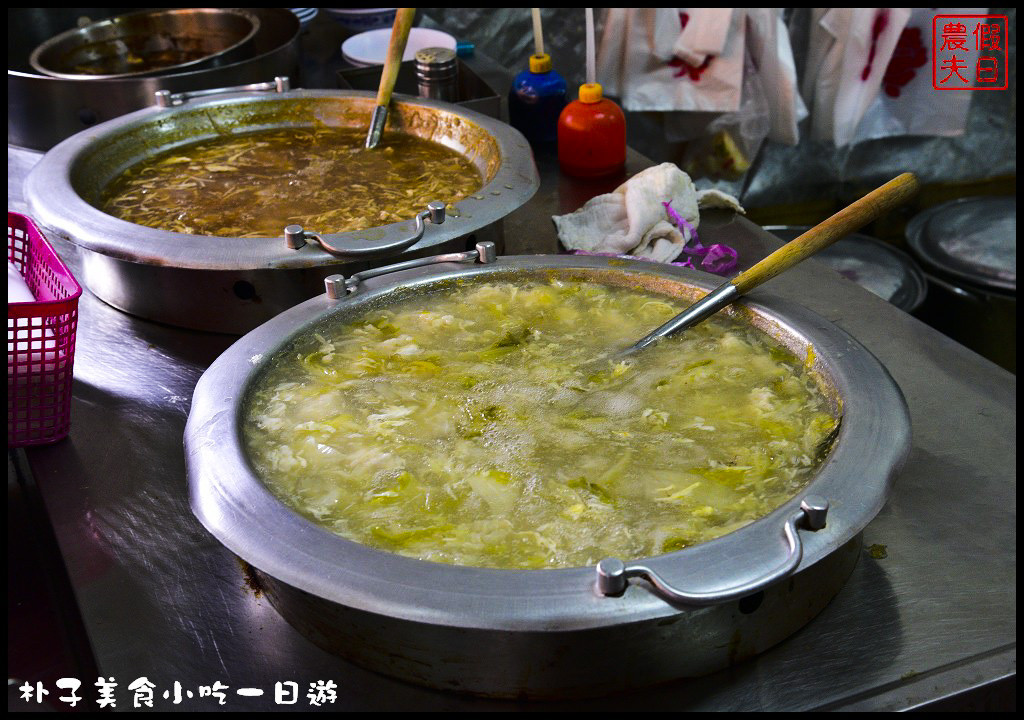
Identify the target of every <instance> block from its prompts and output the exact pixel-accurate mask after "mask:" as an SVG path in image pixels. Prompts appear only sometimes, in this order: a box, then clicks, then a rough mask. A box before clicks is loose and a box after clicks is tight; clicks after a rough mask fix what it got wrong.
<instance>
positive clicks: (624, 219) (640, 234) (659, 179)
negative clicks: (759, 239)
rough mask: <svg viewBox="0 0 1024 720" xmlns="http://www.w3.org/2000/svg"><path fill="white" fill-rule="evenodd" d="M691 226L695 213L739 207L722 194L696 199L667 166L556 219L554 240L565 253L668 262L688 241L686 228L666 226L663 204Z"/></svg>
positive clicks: (684, 180)
mask: <svg viewBox="0 0 1024 720" xmlns="http://www.w3.org/2000/svg"><path fill="white" fill-rule="evenodd" d="M665 202H671V204H672V209H673V210H675V211H676V212H677V213H678V214H679V216H680V217H682V218H683V219H684V220H686V222H688V223H689V224H690V225H691V226H693V228H694V230H696V229H697V226H698V225H699V224H700V213H699V212H698V207H699V206H700V205H701V204H704V205H705V206H707V207H723V206H726V207H732V208H734V209H738V210H739V211H740V212H743V208H742V207H740V205H739V202H738V201H737V200H736V199H735V198H733V197H730V196H728V195H725V194H724V193H721V192H718V191H717V190H714V191H703V192H700V193H698V192H697V189H696V188H695V187H694V185H693V181H692V180H690V176H689V175H687V174H686V173H684V172H683V171H682V170H680V169H679V168H678V167H676V166H675V165H674V164H672V163H662V164H661V165H657V166H655V167H651V168H647V169H646V170H644V171H642V172H639V173H637V174H636V175H634V176H633V177H631V178H630V179H629V180H627V181H626V182H624V183H622V185H619V187H617V188H615V190H613V191H612V192H610V193H608V194H606V195H598V196H597V197H595V198H591V199H590V200H588V201H587V202H586V204H585V205H584V206H583V207H581V208H580V209H579V210H577V211H576V212H572V213H569V214H568V215H555V216H553V217H552V218H551V219H552V220H554V222H555V229H556V230H557V231H558V239H559V240H560V241H561V243H562V245H564V246H565V247H566V248H567V249H569V250H582V251H583V252H591V253H613V254H615V255H635V256H637V257H644V258H649V259H651V260H655V261H657V262H666V263H667V262H672V261H673V260H675V259H676V258H677V257H679V255H680V254H681V253H682V252H683V247H684V246H685V245H686V243H687V242H689V241H690V240H691V237H690V231H689V229H687V228H686V227H683V228H677V227H676V226H675V225H673V224H672V223H671V222H669V216H668V213H667V212H666V209H665V206H664V205H663V203H665Z"/></svg>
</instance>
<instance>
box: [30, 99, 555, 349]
mask: <svg viewBox="0 0 1024 720" xmlns="http://www.w3.org/2000/svg"><path fill="white" fill-rule="evenodd" d="M165 101H168V102H175V100H174V99H173V98H171V99H167V98H165ZM373 106H374V95H373V94H372V93H366V92H358V91H330V90H295V91H289V92H284V93H279V94H272V95H263V96H254V95H253V94H251V93H250V94H234V95H228V96H225V97H221V98H213V99H200V100H189V101H187V102H185V103H184V104H182V105H178V106H175V107H170V108H161V107H153V108H150V109H146V110H140V111H138V112H135V113H132V114H130V115H126V116H124V117H121V118H117V119H115V120H111V121H109V122H107V123H104V124H103V125H100V126H98V127H96V128H94V129H91V130H86V131H83V132H81V133H79V134H77V135H75V136H74V137H72V138H69V139H68V140H65V141H64V142H62V143H61V144H60V145H58V146H57V147H55V148H54V149H53V150H51V151H50V152H48V153H47V154H46V155H45V156H44V157H43V159H42V160H41V161H40V162H39V164H38V165H37V166H36V167H35V168H34V169H33V170H32V172H31V173H30V174H29V177H28V179H27V181H26V190H25V194H26V198H27V200H28V203H29V206H30V207H31V208H32V212H33V216H34V217H35V218H36V219H37V221H39V222H40V223H41V224H43V225H44V226H46V227H48V228H50V229H51V230H52V231H54V232H56V233H57V234H59V235H62V236H64V237H66V238H68V239H69V240H70V241H71V242H73V243H74V244H76V245H78V246H79V248H81V251H82V271H83V275H84V281H85V284H86V285H87V286H88V287H89V289H90V290H92V292H93V293H95V294H96V295H97V296H99V297H100V298H101V299H102V300H104V301H106V302H107V303H109V304H111V305H113V306H115V307H117V308H120V309H122V310H125V311H126V312H129V313H131V314H133V315H138V316H141V317H144V318H148V319H152V320H158V321H160V322H165V323H169V324H172V325H179V326H184V327H190V328H197V329H201V330H214V331H219V332H233V333H242V332H245V331H247V330H250V329H251V328H253V327H255V326H256V325H258V324H260V323H261V322H263V321H265V320H267V319H269V318H271V317H273V316H274V315H276V314H277V313H279V312H281V311H282V310H284V309H285V308H288V307H291V306H292V305H295V304H296V303H298V302H301V301H302V300H305V299H307V298H309V297H311V296H312V295H315V294H316V293H317V292H320V291H321V289H322V287H323V279H324V277H326V276H327V275H329V274H332V273H337V272H346V273H352V272H355V271H357V270H360V269H364V268H366V267H369V265H370V262H371V261H368V260H366V259H364V258H365V257H366V255H365V254H364V253H366V251H368V250H375V251H379V252H388V253H389V254H391V255H395V254H397V253H398V252H400V251H401V249H402V248H403V247H407V249H406V250H404V252H402V254H403V256H404V257H418V256H421V255H423V254H428V253H433V252H437V251H438V250H451V249H457V250H463V249H465V247H466V244H467V242H468V243H473V242H477V241H480V240H484V239H490V240H498V241H500V239H501V237H500V226H498V227H494V224H495V223H496V222H497V221H498V220H500V219H501V218H503V217H504V216H505V215H507V214H508V213H509V212H511V211H512V210H515V209H516V208H518V207H519V206H521V205H522V204H523V203H524V202H526V201H527V200H528V199H529V198H530V197H531V196H532V195H533V193H534V192H536V190H537V187H538V185H539V179H538V177H537V170H536V168H535V166H534V164H533V156H532V154H531V152H530V148H529V144H528V143H527V142H526V140H525V139H524V138H523V136H522V135H520V134H519V133H518V132H517V131H516V130H513V129H512V128H511V127H509V126H508V125H505V124H504V123H501V122H498V121H497V120H494V119H493V118H489V117H486V116H484V115H480V114H478V113H474V112H472V111H469V110H465V109H463V108H460V107H457V106H454V105H449V104H447V103H440V102H435V101H428V100H420V99H418V98H408V97H402V98H397V97H396V99H395V100H393V102H392V108H391V112H390V115H389V127H391V128H394V129H399V130H401V131H402V132H406V133H410V134H413V135H416V136H419V137H421V138H425V139H428V140H434V141H437V142H440V143H442V144H444V145H446V146H448V147H450V148H452V149H454V150H456V151H458V152H460V153H461V154H463V155H464V156H465V157H467V158H468V159H469V160H470V161H472V162H473V163H474V164H475V165H476V167H477V169H478V170H479V171H480V173H481V175H482V176H483V178H484V186H483V187H482V188H481V189H480V190H479V191H478V192H477V193H475V194H474V195H471V196H469V197H467V198H465V199H463V200H462V201H460V202H459V203H458V204H457V205H456V206H455V212H453V213H451V215H450V216H449V217H448V218H447V219H445V220H444V222H443V224H432V223H431V224H426V223H424V222H423V221H422V220H418V221H409V222H401V223H394V224H391V225H385V226H381V227H377V228H371V229H369V230H366V231H359V232H351V233H340V234H337V235H332V236H329V237H330V238H331V239H332V240H331V243H332V245H333V246H334V247H341V248H343V252H348V253H350V255H349V256H347V257H338V256H337V255H336V254H331V253H329V252H327V251H325V250H323V249H321V248H320V247H319V246H317V245H316V244H315V243H308V244H305V245H304V246H303V247H296V246H297V245H302V244H303V243H302V242H301V241H300V242H297V243H296V242H293V241H292V239H289V240H288V241H286V240H285V238H284V237H283V235H284V232H283V231H284V226H285V220H282V237H276V238H232V237H206V236H200V235H184V234H179V233H172V232H167V231H164V230H157V229H153V228H147V227H142V226H140V225H135V224H133V223H129V222H125V221H123V220H118V219H116V218H114V217H111V216H110V215H107V214H105V213H103V212H101V211H100V210H98V209H97V207H96V206H97V205H98V204H99V202H100V195H101V192H102V190H103V188H105V187H106V186H107V185H108V184H109V183H111V182H112V181H113V180H114V179H115V178H117V177H118V176H119V175H120V174H121V173H122V172H123V171H124V170H125V169H126V168H128V167H130V166H132V165H135V164H136V163H138V162H140V161H141V160H143V159H145V158H148V157H151V156H153V155H155V154H157V153H159V152H162V151H165V150H169V149H171V148H175V147H179V146H182V145H187V144H189V143H193V142H196V141H199V140H204V139H208V138H213V137H217V136H218V135H220V134H222V133H223V132H224V131H225V128H230V131H231V132H232V133H244V132H248V131H254V130H263V129H268V128H277V127H311V126H313V125H314V124H315V123H322V124H325V125H329V126H341V127H358V128H365V127H366V124H367V123H368V122H369V118H370V115H371V114H372V111H373ZM282 182H285V179H284V178H282ZM439 199H440V198H439ZM425 212H426V211H425ZM432 219H435V220H436V218H433V216H432ZM307 230H310V231H316V230H324V228H308V229H307ZM417 231H419V232H421V239H419V240H417V241H415V243H414V244H413V240H412V238H413V237H414V235H415V233H416V232H417ZM344 248H347V250H344Z"/></svg>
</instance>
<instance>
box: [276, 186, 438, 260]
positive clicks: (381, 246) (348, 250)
mask: <svg viewBox="0 0 1024 720" xmlns="http://www.w3.org/2000/svg"><path fill="white" fill-rule="evenodd" d="M444 207H445V206H444V203H443V202H440V201H438V200H435V201H433V202H429V203H427V209H426V210H424V211H423V212H421V213H418V214H417V215H416V217H415V218H414V219H413V227H412V235H405V236H403V237H400V238H399V239H398V240H391V239H385V240H376V241H374V240H367V239H365V238H358V237H357V238H355V239H352V238H351V237H350V236H351V235H355V234H356V233H339V234H336V235H321V234H319V233H315V232H308V231H306V230H304V229H303V227H302V226H301V225H289V226H288V227H286V228H285V229H284V241H285V243H286V244H287V245H288V247H290V248H291V249H292V250H298V249H300V248H302V247H305V245H306V243H308V242H315V243H317V244H318V245H320V247H321V248H323V249H324V251H325V252H328V253H330V254H331V255H334V256H335V257H341V258H347V259H362V258H370V257H379V256H381V255H390V254H392V253H396V252H398V251H400V250H405V249H406V248H407V247H410V246H412V245H415V244H416V243H417V242H419V241H420V239H421V238H422V237H423V233H424V232H426V229H427V226H426V221H427V220H429V221H430V222H431V223H432V224H434V225H440V224H441V223H443V222H444V221H445V217H446V215H445V210H444ZM406 225H408V222H400V223H392V224H391V225H383V226H382V227H385V228H400V227H404V226H406Z"/></svg>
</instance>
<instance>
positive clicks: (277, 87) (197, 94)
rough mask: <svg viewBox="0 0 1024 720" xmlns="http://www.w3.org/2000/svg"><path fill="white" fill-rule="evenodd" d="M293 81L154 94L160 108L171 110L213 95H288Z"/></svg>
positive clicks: (276, 79)
mask: <svg viewBox="0 0 1024 720" xmlns="http://www.w3.org/2000/svg"><path fill="white" fill-rule="evenodd" d="M291 87H292V84H291V80H289V79H288V78H287V77H284V76H282V75H278V76H277V77H275V78H274V79H273V80H271V81H269V82H262V83H252V84H251V85H235V86H234V87H222V88H210V89H209V90H191V91H189V92H180V93H173V94H172V93H171V91H170V90H157V91H156V92H155V93H153V94H154V95H155V96H156V104H157V106H158V107H162V108H169V107H174V106H175V105H184V104H185V103H187V102H188V101H189V100H195V99H196V98H205V97H211V96H213V95H227V94H230V93H240V92H279V93H286V92H288V91H289V90H291Z"/></svg>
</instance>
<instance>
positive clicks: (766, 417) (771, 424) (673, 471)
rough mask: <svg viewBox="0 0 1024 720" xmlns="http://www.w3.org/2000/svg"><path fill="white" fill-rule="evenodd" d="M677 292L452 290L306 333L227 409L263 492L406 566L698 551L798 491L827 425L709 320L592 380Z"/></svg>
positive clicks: (584, 560)
mask: <svg viewBox="0 0 1024 720" xmlns="http://www.w3.org/2000/svg"><path fill="white" fill-rule="evenodd" d="M686 305H687V301H686V300H682V299H676V298H671V297H666V296H661V295H655V294H652V293H649V292H645V291H638V290H631V289H623V288H618V287H610V286H605V285H601V284H596V283H589V282H574V281H568V280H537V281H524V282H517V283H514V284H513V283H509V282H489V283H479V282H467V283H465V284H462V285H458V286H456V287H454V288H450V289H448V290H446V291H445V292H443V293H440V294H438V293H435V294H431V295H427V296H420V297H419V298H417V299H415V300H412V301H409V302H406V303H405V304H398V305H395V306H390V307H388V308H387V309H376V310H372V311H368V312H367V313H366V314H365V315H363V316H362V317H360V318H359V319H357V320H355V321H352V322H349V324H346V325H339V326H337V327H330V328H329V329H326V330H325V329H321V330H320V331H319V332H317V333H315V334H314V335H313V336H312V337H310V338H308V339H307V340H304V341H302V342H299V343H297V347H298V348H299V349H297V350H296V351H293V352H290V353H287V354H285V355H284V356H281V357H279V358H277V360H275V361H274V362H273V363H272V364H271V366H270V367H269V369H268V370H267V371H266V372H265V374H264V375H263V376H262V377H261V382H260V383H259V384H258V386H257V388H256V389H255V390H254V391H252V392H251V393H250V395H249V397H248V398H247V402H246V413H247V417H246V422H245V440H246V445H247V448H248V451H249V454H250V457H251V459H252V462H253V464H254V466H255V468H256V469H257V471H258V473H259V475H260V476H261V477H262V479H263V480H264V482H265V483H266V485H267V486H268V487H269V488H270V489H271V490H272V491H273V492H274V493H275V494H276V495H277V496H278V497H279V498H280V499H281V500H282V501H284V502H285V503H287V504H288V505H289V506H291V507H292V508H294V509H295V510H297V511H298V512H299V513H301V514H302V515H304V516H305V517H307V518H309V519H310V520H312V521H314V522H316V523H318V524H320V525H322V526H324V527H326V528H329V529H330V530H332V531H333V532H335V533H337V534H339V535H341V536H343V537H345V538H349V539H351V540H354V541H356V542H359V543H363V544H365V545H370V546H372V547H375V548H380V549H383V550H388V551H391V552H395V553H399V554H401V555H407V556H410V557H414V558H420V559H423V560H431V561H436V562H444V563H453V564H459V565H470V566H482V567H497V568H542V567H576V566H586V565H591V564H593V563H595V562H597V561H598V560H600V559H601V558H604V557H608V556H615V557H620V558H623V559H636V558H640V557H647V556H651V555H658V554H662V553H667V552H672V551H674V550H679V549H681V548H685V547H688V546H691V545H696V544H697V543H702V542H705V541H708V540H711V539H713V538H716V537H719V536H721V535H724V534H725V533H728V532H731V531H733V530H736V529H737V528H740V527H742V526H743V525H746V524H747V523H750V522H751V521H753V520H755V519H757V518H759V517H762V516H764V515H766V514H768V513H769V512H771V511H772V510H773V509H775V508H776V507H778V506H779V505H781V504H782V503H784V502H785V501H786V500H788V499H790V498H791V497H793V496H794V495H795V494H796V493H797V492H798V491H799V490H800V489H801V488H802V487H804V486H805V485H806V484H807V483H808V482H809V481H810V478H811V476H812V474H813V473H814V471H815V468H816V466H817V465H818V463H819V461H820V455H821V454H822V453H823V452H824V451H825V449H826V448H827V446H828V444H829V441H830V439H831V437H832V436H833V435H834V433H833V431H834V429H835V428H836V426H837V420H836V419H835V418H834V417H833V415H832V413H831V410H830V405H829V403H828V401H827V400H826V399H825V397H824V396H823V394H822V392H821V390H820V389H819V387H818V385H817V384H816V383H815V381H814V380H813V379H812V378H811V376H810V375H809V374H808V373H807V372H806V371H805V369H804V368H803V366H802V363H801V362H800V361H799V360H797V359H796V358H794V357H793V356H792V355H790V354H789V353H788V352H787V351H786V350H784V349H783V348H782V347H781V346H780V345H778V344H776V343H775V341H774V340H772V339H771V338H769V337H767V336H766V335H765V334H763V333H762V332H760V331H758V330H756V329H753V328H751V327H749V326H745V325H742V324H740V323H739V322H738V321H736V320H733V319H731V318H729V317H726V316H716V317H714V318H712V319H711V320H708V321H706V322H704V323H702V324H701V325H699V326H697V327H696V328H693V329H691V330H688V331H687V332H686V333H684V334H682V335H681V336H680V337H678V338H672V339H669V340H667V341H665V342H663V343H660V344H659V345H658V346H657V347H655V348H653V349H651V350H648V351H645V352H644V353H643V354H641V355H638V356H636V358H635V359H634V360H632V361H631V362H630V363H619V364H613V363H611V362H608V363H607V369H605V370H600V369H599V370H598V371H597V372H596V373H595V371H594V369H593V366H590V367H587V368H583V367H581V366H584V365H586V364H587V363H588V362H589V361H591V360H593V359H594V358H596V357H599V356H601V355H602V354H606V353H609V352H610V351H614V350H618V349H621V348H623V347H625V346H627V345H629V344H631V343H632V342H634V341H635V340H636V339H637V337H639V336H640V335H642V334H643V333H644V332H647V331H648V330H650V329H651V328H653V327H656V326H657V325H659V324H661V323H662V322H664V321H666V320H668V319H669V318H670V317H672V316H673V315H675V314H676V313H678V312H679V311H680V310H682V309H683V308H684V307H685V306H686Z"/></svg>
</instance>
